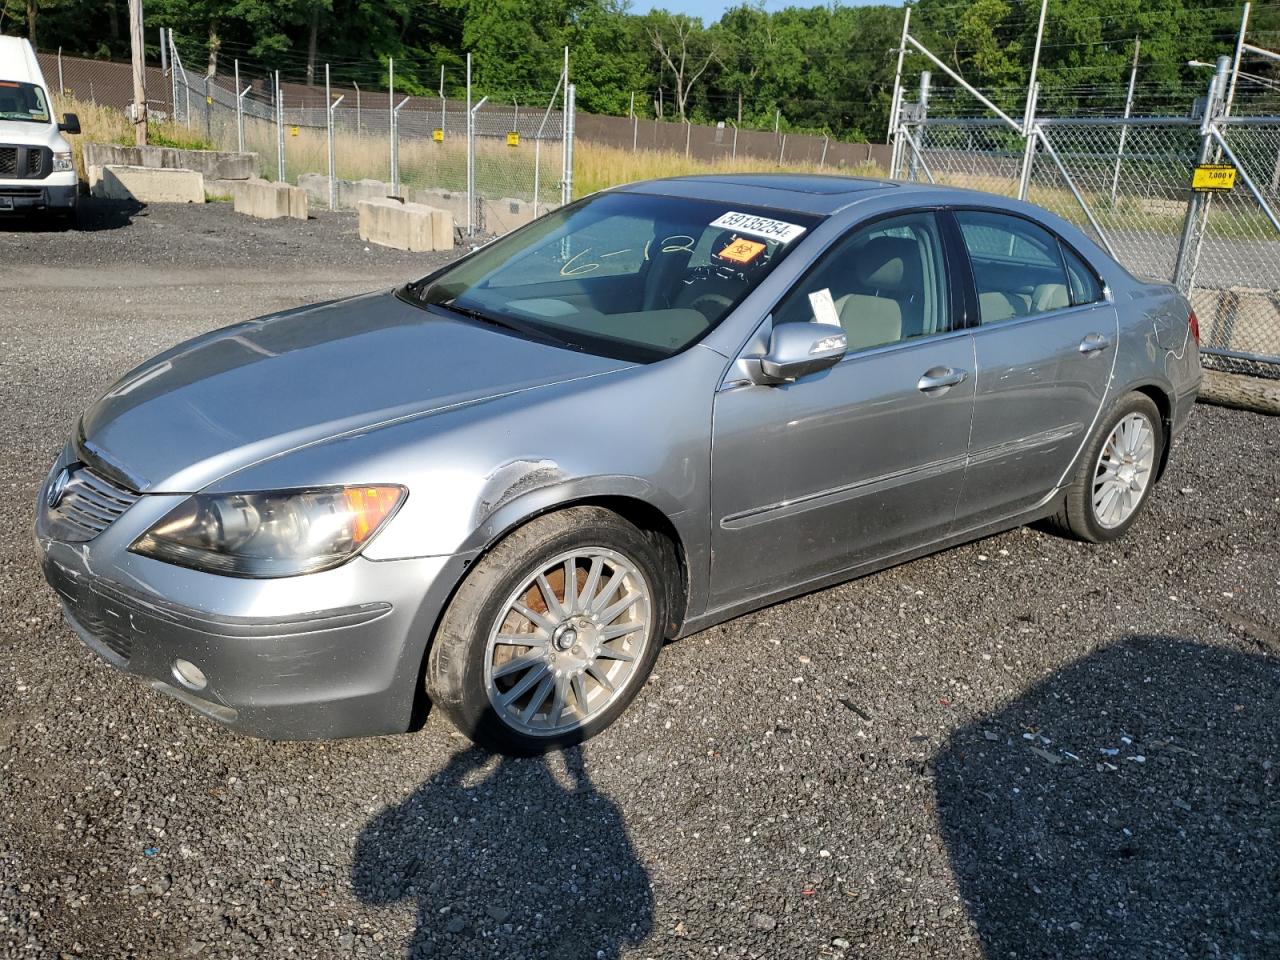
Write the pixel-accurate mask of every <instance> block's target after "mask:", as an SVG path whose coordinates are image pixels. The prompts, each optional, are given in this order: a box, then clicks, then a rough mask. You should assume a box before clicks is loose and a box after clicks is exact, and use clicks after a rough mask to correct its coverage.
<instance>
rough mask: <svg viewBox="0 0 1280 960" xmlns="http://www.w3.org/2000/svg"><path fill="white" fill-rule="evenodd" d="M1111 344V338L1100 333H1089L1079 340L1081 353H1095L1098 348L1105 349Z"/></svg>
mask: <svg viewBox="0 0 1280 960" xmlns="http://www.w3.org/2000/svg"><path fill="white" fill-rule="evenodd" d="M1109 346H1111V339H1110V338H1109V337H1104V336H1103V335H1102V334H1100V333H1091V334H1089V335H1088V336H1086V337H1085V338H1084V339H1083V340H1081V341H1080V347H1079V350H1080V352H1081V353H1097V352H1098V351H1099V350H1105V349H1107V347H1109Z"/></svg>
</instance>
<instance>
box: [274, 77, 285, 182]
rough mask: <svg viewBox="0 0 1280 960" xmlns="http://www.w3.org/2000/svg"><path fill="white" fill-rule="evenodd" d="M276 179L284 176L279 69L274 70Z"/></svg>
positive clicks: (282, 114)
mask: <svg viewBox="0 0 1280 960" xmlns="http://www.w3.org/2000/svg"><path fill="white" fill-rule="evenodd" d="M275 81H276V89H275V99H276V180H277V181H278V182H280V183H284V182H285V178H284V98H283V97H282V96H281V95H280V71H279V70H277V71H276V76H275Z"/></svg>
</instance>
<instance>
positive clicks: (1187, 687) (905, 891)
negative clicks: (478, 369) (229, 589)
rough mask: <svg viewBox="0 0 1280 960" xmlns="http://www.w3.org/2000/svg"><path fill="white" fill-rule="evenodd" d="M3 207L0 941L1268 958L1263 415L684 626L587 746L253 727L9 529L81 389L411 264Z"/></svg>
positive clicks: (228, 224)
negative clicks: (1128, 470) (168, 679)
mask: <svg viewBox="0 0 1280 960" xmlns="http://www.w3.org/2000/svg"><path fill="white" fill-rule="evenodd" d="M86 225H88V226H94V227H99V228H100V229H96V230H92V231H85V232H75V233H57V234H44V233H40V232H36V231H29V230H28V231H23V230H19V231H17V232H5V231H4V227H3V226H0V264H3V267H2V268H0V417H2V418H3V427H2V430H3V440H0V466H2V467H3V477H4V480H5V481H6V482H7V486H8V494H9V495H8V496H7V497H4V498H3V500H0V529H3V530H4V531H6V533H5V534H4V535H3V536H2V537H0V638H2V640H3V644H4V651H5V653H4V656H3V659H2V660H0V955H4V956H16V957H27V956H38V957H46V956H47V957H57V956H60V955H69V956H83V957H94V958H105V957H202V958H206V957H207V958H212V957H218V958H224V957H226V958H229V957H313V956H314V957H343V956H350V955H352V954H354V955H359V956H392V957H394V956H402V955H411V956H424V957H425V956H440V957H499V958H516V957H520V958H523V957H550V958H557V960H558V958H578V957H584V958H611V957H712V956H728V957H768V958H791V957H823V958H839V957H874V958H884V957H917V956H937V957H948V958H950V957H984V956H986V957H993V958H994V957H1000V958H1006V957H1019V958H1027V957H1060V956H1097V957H1184V956H1185V957H1264V956H1272V957H1274V956H1277V955H1280V591H1278V590H1277V587H1278V585H1280V579H1278V578H1280V547H1278V546H1277V534H1278V533H1280V484H1278V483H1277V477H1280V430H1278V429H1277V426H1278V424H1277V421H1276V420H1275V419H1266V418H1262V417H1259V416H1256V415H1252V414H1247V413H1240V412H1236V411H1229V410H1222V409H1216V408H1211V407H1200V408H1199V409H1198V410H1197V412H1196V417H1195V420H1194V422H1193V424H1192V427H1191V428H1190V430H1189V432H1188V433H1187V435H1186V436H1185V438H1184V439H1183V441H1182V443H1181V444H1180V446H1179V448H1178V449H1176V450H1175V451H1174V454H1173V466H1172V468H1171V470H1170V472H1169V474H1168V476H1167V477H1166V478H1165V480H1164V483H1163V484H1162V485H1161V486H1160V487H1159V488H1158V490H1157V493H1156V495H1155V497H1154V499H1153V502H1152V504H1151V509H1150V511H1149V512H1148V514H1147V516H1146V517H1145V518H1144V520H1143V521H1142V522H1141V523H1140V524H1139V525H1138V527H1137V528H1136V529H1135V530H1134V531H1133V532H1132V534H1131V535H1130V537H1129V538H1128V539H1127V540H1126V541H1124V542H1123V543H1122V544H1119V545H1115V546H1111V547H1102V548H1093V547H1087V546H1083V545H1080V544H1076V543H1071V542H1068V541H1065V540H1061V539H1057V538H1055V537H1053V536H1051V535H1049V534H1046V533H1042V532H1039V531H1035V530H1029V529H1023V530H1018V531H1014V532H1011V533H1008V534H1005V535H1002V536H999V537H995V538H991V539H988V540H984V541H982V542H979V543H975V544H972V545H969V546H965V547H961V548H958V549H955V550H951V551H948V552H946V553H944V554H941V555H937V556H934V557H930V558H927V559H924V560H920V561H917V562H915V563H911V564H908V565H905V566H902V567H899V568H896V569H894V570H890V571H887V572H885V573H882V574H879V575H876V576H873V577H869V578H866V579H863V580H860V581H857V582H854V583H850V584H846V585H844V586H841V587H837V588H834V589H831V590H826V591H822V592H820V593H815V594H812V595H810V596H806V597H803V598H800V599H798V600H794V601H792V602H789V603H785V604H780V605H778V606H775V607H772V608H770V609H767V610H764V611H761V612H759V613H756V614H753V615H751V616H747V617H743V618H741V619H738V620H735V621H733V622H731V623H728V624H726V625H724V626H721V627H718V628H716V629H714V630H710V631H707V632H705V633H703V634H699V635H697V636H694V637H691V638H689V639H687V640H684V641H682V642H680V643H677V644H674V645H672V646H670V647H668V648H667V649H666V650H665V651H664V652H663V655H662V657H661V659H660V660H659V663H658V668H657V671H656V673H655V675H654V677H653V679H652V680H651V682H650V683H649V685H648V686H647V687H646V689H645V690H644V691H643V692H642V693H641V695H640V697H639V699H638V700H637V702H636V703H635V704H634V705H633V707H632V708H631V710H630V711H629V712H628V714H627V715H626V716H625V717H624V719H623V721H622V722H620V723H619V724H618V725H617V726H615V727H614V728H613V729H611V730H610V731H608V732H606V733H605V734H604V735H603V736H601V737H599V738H598V739H596V740H594V741H592V742H591V743H589V744H588V745H587V746H586V747H585V748H583V749H582V750H579V751H573V752H570V753H568V754H565V755H561V756H556V757H551V758H548V759H545V760H520V761H514V760H499V759H494V758H491V757H487V756H485V755H482V754H480V753H478V752H476V751H474V750H471V749H468V747H467V744H466V742H465V741H463V740H462V739H460V738H459V737H458V736H456V735H455V734H453V733H452V732H451V729H450V728H449V726H448V725H447V723H446V722H445V721H444V720H443V719H441V718H439V717H429V718H428V720H427V723H426V725H425V728H424V729H423V730H421V731H420V732H417V733H413V734H409V735H405V736H400V737H390V738H382V739H373V740H363V741H343V742H337V743H301V744H298V743H286V744H272V743H266V742H262V741H257V740H252V739H248V738H244V737H239V736H235V735H231V734H228V733H226V732H224V731H223V730H221V729H220V728H218V727H216V726H214V725H213V724H211V723H210V722H208V721H205V720H203V719H201V718H199V717H196V716H195V715H193V714H191V713H189V712H188V711H187V710H186V709H185V708H183V707H181V706H180V705H178V704H177V703H174V702H171V701H169V700H168V699H165V698H163V697H161V696H159V695H157V694H153V693H151V692H150V691H148V690H146V689H145V688H143V687H142V686H141V685H139V684H137V683H135V682H133V681H131V680H129V679H127V678H126V677H124V676H123V675H121V674H118V673H116V672H115V671H113V670H112V669H110V668H109V667H107V666H106V665H105V664H103V663H101V662H100V661H99V660H98V659H97V658H95V657H94V656H93V655H92V654H91V653H90V652H89V651H88V650H87V649H85V648H84V647H82V646H81V644H80V643H79V642H78V641H77V640H76V639H75V637H74V636H73V634H72V633H71V631H70V630H69V629H68V628H67V627H65V626H64V625H63V623H62V621H61V618H60V616H59V612H58V605H57V603H56V602H55V600H54V598H53V595H52V594H51V592H50V591H49V590H48V589H47V588H46V587H45V585H44V583H43V581H42V579H41V577H40V575H39V572H38V570H37V566H36V560H35V556H34V550H33V547H32V543H31V534H30V529H31V513H32V509H33V507H32V502H33V499H34V496H35V490H36V487H37V484H38V482H39V480H40V479H41V477H42V476H43V474H44V472H45V470H46V468H47V465H48V463H49V462H50V461H51V459H52V457H53V456H54V455H55V453H56V451H57V449H58V447H59V445H60V444H61V443H62V441H63V439H64V437H65V434H66V431H67V430H68V428H69V426H70V424H71V423H72V420H73V418H74V416H75V415H76V414H77V413H78V412H79V411H80V410H81V409H82V408H83V407H84V406H85V405H86V404H87V403H89V402H90V401H91V400H92V399H93V398H94V397H95V396H96V394H97V393H98V391H99V390H100V389H101V388H102V387H103V386H104V385H106V384H107V383H108V382H109V381H111V380H113V379H114V378H115V377H116V376H117V375H118V374H119V373H120V372H122V371H123V370H124V369H125V368H127V367H128V366H130V365H132V364H133V363H135V362H137V361H139V360H141V359H143V358H145V357H146V356H148V355H150V354H152V353H154V352H156V351H158V350H160V349H161V348H163V347H165V346H168V345H169V344H171V343H173V342H175V341H177V340H179V339H182V338H185V337H187V336H190V335H192V334H195V333H197V332H199V331H202V330H205V329H208V328H210V327H213V326H216V325H220V324H223V323H227V322H230V321H232V320H235V319H240V318H244V317H246V316H251V315H255V314H261V313H265V312H268V311H270V310H273V309H277V308H280V307H284V306H288V305H291V304H295V303H300V302H303V301H306V300H319V299H327V298H329V297H334V296H340V295H344V294H348V293H355V292H358V291H362V290H367V289H373V288H377V287H384V286H389V285H391V284H392V283H393V282H395V281H396V280H401V279H405V278H407V277H409V276H411V275H414V274H416V273H421V272H425V269H426V266H427V263H428V260H427V259H426V258H424V257H422V256H420V255H414V256H408V255H401V254H396V253H393V252H391V251H386V250H380V249H377V248H374V249H368V250H367V249H365V247H364V245H363V244H361V243H359V242H358V241H357V240H356V239H355V226H354V221H353V219H352V218H351V217H350V216H348V215H331V214H327V213H326V214H322V215H321V216H319V217H318V218H316V219H313V220H311V221H309V222H307V223H306V224H301V225H300V224H294V223H287V224H286V223H283V222H277V223H263V222H255V221H250V220H247V219H244V218H238V217H234V216H233V215H232V214H231V212H230V211H229V210H228V209H227V207H226V205H221V204H219V205H210V206H208V207H205V208H158V207H157V208H152V209H150V210H145V211H140V212H138V213H137V214H134V215H132V216H131V217H129V216H124V215H121V214H117V213H114V212H111V211H103V210H100V211H97V212H96V213H93V214H92V215H91V216H89V217H88V218H87V220H86Z"/></svg>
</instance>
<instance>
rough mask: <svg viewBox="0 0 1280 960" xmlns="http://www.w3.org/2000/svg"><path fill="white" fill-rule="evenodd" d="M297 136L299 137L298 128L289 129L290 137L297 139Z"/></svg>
mask: <svg viewBox="0 0 1280 960" xmlns="http://www.w3.org/2000/svg"><path fill="white" fill-rule="evenodd" d="M297 135H298V128H297V127H290V128H289V136H291V137H296V136H297Z"/></svg>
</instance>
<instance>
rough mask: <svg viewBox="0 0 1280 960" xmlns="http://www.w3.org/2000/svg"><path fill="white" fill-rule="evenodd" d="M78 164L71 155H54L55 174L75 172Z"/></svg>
mask: <svg viewBox="0 0 1280 960" xmlns="http://www.w3.org/2000/svg"><path fill="white" fill-rule="evenodd" d="M75 168H76V162H75V161H74V160H73V159H71V154H69V153H55V154H54V155H53V169H54V172H55V173H62V172H63V171H66V170H74V169H75Z"/></svg>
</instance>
